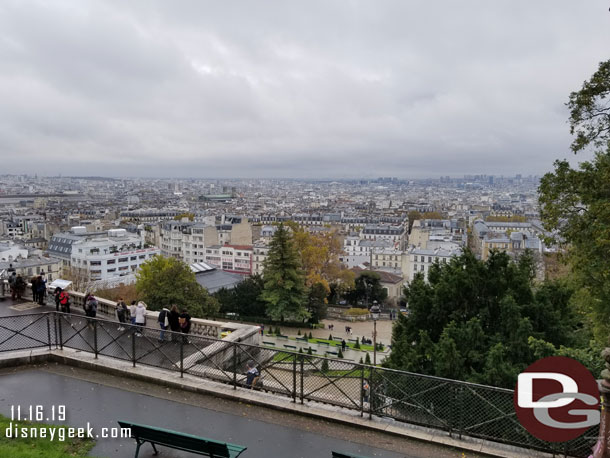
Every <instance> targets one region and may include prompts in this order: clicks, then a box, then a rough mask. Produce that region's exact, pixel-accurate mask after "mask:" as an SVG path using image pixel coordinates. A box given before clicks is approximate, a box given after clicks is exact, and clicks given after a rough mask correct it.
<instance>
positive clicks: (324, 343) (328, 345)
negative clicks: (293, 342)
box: [316, 342, 330, 347]
mask: <svg viewBox="0 0 610 458" xmlns="http://www.w3.org/2000/svg"><path fill="white" fill-rule="evenodd" d="M316 343H317V344H318V345H326V346H327V347H330V344H329V343H328V342H316Z"/></svg>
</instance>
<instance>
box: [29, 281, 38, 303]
mask: <svg viewBox="0 0 610 458" xmlns="http://www.w3.org/2000/svg"><path fill="white" fill-rule="evenodd" d="M30 284H31V285H32V302H38V277H32V278H31V279H30Z"/></svg>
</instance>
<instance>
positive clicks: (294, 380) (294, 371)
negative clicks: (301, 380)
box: [292, 354, 297, 403]
mask: <svg viewBox="0 0 610 458" xmlns="http://www.w3.org/2000/svg"><path fill="white" fill-rule="evenodd" d="M292 402H295V403H296V402H297V355H296V354H295V355H293V357H292Z"/></svg>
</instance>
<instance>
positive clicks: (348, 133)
mask: <svg viewBox="0 0 610 458" xmlns="http://www.w3.org/2000/svg"><path fill="white" fill-rule="evenodd" d="M0 13H1V14H0V26H1V30H2V32H0V53H1V54H2V56H3V58H2V60H1V61H0V69H2V72H1V73H0V74H1V75H2V76H0V78H1V84H0V96H1V97H2V100H3V104H2V107H0V126H1V127H0V151H2V159H3V172H4V173H12V174H21V173H28V174H31V175H33V174H34V173H38V174H39V175H51V176H53V175H57V174H59V173H62V174H63V175H79V176H97V175H99V176H115V177H126V176H141V177H159V176H164V177H169V178H174V177H175V178H180V177H215V176H217V177H219V176H222V177H241V178H245V179H248V178H258V177H267V178H296V179H306V178H307V177H309V178H313V177H315V178H319V179H332V178H335V179H354V178H365V179H371V178H376V177H379V176H399V177H409V178H414V179H417V178H426V177H431V176H440V175H442V176H446V175H449V176H455V175H458V176H460V175H463V174H490V175H505V176H509V175H516V174H518V173H521V174H524V175H529V174H534V175H542V174H543V173H545V172H547V171H550V170H551V169H552V164H553V161H554V160H555V159H559V158H568V159H570V161H571V162H573V163H575V162H577V161H582V160H585V159H587V158H588V157H589V156H587V155H586V154H585V155H580V156H579V157H578V158H575V157H574V156H573V155H572V154H571V152H570V151H569V144H570V135H569V126H568V125H567V118H568V110H567V108H566V107H565V106H564V103H565V102H566V101H567V99H568V95H569V93H570V92H571V91H575V90H578V89H579V88H580V86H581V84H582V82H583V81H584V80H585V79H586V78H587V76H588V75H590V74H591V73H592V72H593V71H594V70H595V69H596V68H597V64H598V62H599V61H601V60H603V59H604V57H605V52H606V49H605V47H606V43H608V42H609V40H610V28H608V27H607V24H608V23H607V21H608V20H610V17H609V16H608V12H607V4H605V2H601V0H600V1H594V2H587V3H586V4H574V3H573V2H568V1H561V2H557V1H541V2H536V3H535V4H531V2H528V3H526V2H514V1H511V2H508V1H502V2H493V4H481V3H480V2H474V1H469V2H461V3H460V4H459V5H456V4H451V3H450V2H445V4H443V5H442V7H441V6H439V5H430V4H428V3H426V2H422V1H416V2H409V3H408V4H405V3H403V2H390V1H388V2H384V3H383V4H381V5H375V7H373V6H370V5H368V4H366V3H362V2H352V3H328V2H308V3H307V5H288V4H284V3H277V2H271V1H270V2H261V3H257V4H256V5H240V8H239V9H237V8H234V7H233V5H231V4H213V5H206V4H204V3H200V2H185V3H182V4H181V5H180V7H179V8H178V7H177V6H176V5H172V4H167V3H163V2H130V3H128V4H123V3H106V2H99V1H86V2H78V3H72V2H64V3H54V4H51V5H45V4H41V3H37V2H27V1H25V2H12V3H10V2H9V3H6V4H4V5H2V6H1V7H0Z"/></svg>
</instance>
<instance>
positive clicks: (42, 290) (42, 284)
mask: <svg viewBox="0 0 610 458" xmlns="http://www.w3.org/2000/svg"><path fill="white" fill-rule="evenodd" d="M36 290H37V291H38V304H39V305H44V297H45V295H46V293H47V280H45V278H44V272H42V273H41V274H40V275H38V279H37V281H36Z"/></svg>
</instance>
